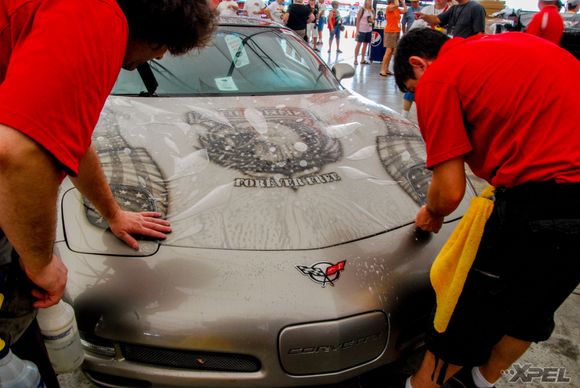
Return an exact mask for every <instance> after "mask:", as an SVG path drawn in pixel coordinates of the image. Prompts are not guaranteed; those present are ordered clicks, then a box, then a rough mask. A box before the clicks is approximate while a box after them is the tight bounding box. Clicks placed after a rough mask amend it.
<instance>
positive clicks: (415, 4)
mask: <svg viewBox="0 0 580 388" xmlns="http://www.w3.org/2000/svg"><path fill="white" fill-rule="evenodd" d="M419 9H420V6H419V0H411V6H410V7H407V12H405V14H404V15H403V17H402V18H401V27H402V29H403V34H404V33H405V32H407V31H409V30H410V29H411V24H413V22H414V21H415V11H419Z"/></svg>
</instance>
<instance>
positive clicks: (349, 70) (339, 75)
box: [332, 63, 354, 81]
mask: <svg viewBox="0 0 580 388" xmlns="http://www.w3.org/2000/svg"><path fill="white" fill-rule="evenodd" d="M332 74H334V76H335V77H336V79H337V80H339V81H340V80H342V79H344V78H351V77H352V76H354V67H352V66H351V65H349V64H348V63H337V64H335V65H334V66H332Z"/></svg>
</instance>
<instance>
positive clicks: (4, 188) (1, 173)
mask: <svg viewBox="0 0 580 388" xmlns="http://www.w3.org/2000/svg"><path fill="white" fill-rule="evenodd" d="M60 179H61V175H60V171H59V169H58V168H57V165H56V163H55V161H54V159H53V158H52V157H51V156H50V154H48V153H47V152H46V151H45V150H44V148H42V147H41V146H40V145H39V144H37V143H36V142H34V141H33V140H32V139H30V138H29V137H27V136H25V135H23V134H22V133H20V132H18V131H17V130H15V129H12V128H10V127H7V126H4V125H0V182H2V183H1V184H0V228H2V230H3V231H4V233H5V234H6V237H7V238H8V240H9V241H10V243H11V244H12V246H13V247H14V249H15V250H16V252H18V255H19V256H20V263H21V265H22V268H23V270H24V272H25V273H26V275H27V276H28V277H29V279H30V280H31V281H32V282H33V283H34V284H36V285H37V286H38V287H40V289H41V290H34V291H33V295H34V296H35V297H36V298H38V300H37V301H36V302H35V303H34V306H35V307H49V306H52V305H54V304H56V303H58V301H59V300H60V299H61V298H62V295H63V293H64V288H65V286H66V280H67V269H66V267H65V266H64V264H63V263H62V261H60V259H59V258H58V257H56V256H54V255H53V254H52V247H53V244H54V236H55V224H56V198H57V195H58V187H59V185H60Z"/></svg>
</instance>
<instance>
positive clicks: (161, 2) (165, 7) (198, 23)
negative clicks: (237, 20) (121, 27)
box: [117, 0, 217, 55]
mask: <svg viewBox="0 0 580 388" xmlns="http://www.w3.org/2000/svg"><path fill="white" fill-rule="evenodd" d="M117 3H118V4H119V6H120V7H121V9H122V10H123V13H124V14H125V17H126V18H127V21H128V23H129V37H130V39H134V40H139V41H144V42H147V43H152V44H158V45H163V46H167V49H168V50H169V52H170V53H171V54H173V55H180V54H185V53H186V52H188V51H190V50H191V49H193V48H195V47H203V46H205V45H206V44H207V43H208V42H209V41H210V40H211V37H212V34H213V32H214V30H215V28H216V26H217V19H216V12H215V11H214V10H213V9H212V8H211V6H210V4H209V1H207V0H117Z"/></svg>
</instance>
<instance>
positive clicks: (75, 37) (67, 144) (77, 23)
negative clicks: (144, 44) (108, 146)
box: [0, 0, 128, 175]
mask: <svg viewBox="0 0 580 388" xmlns="http://www.w3.org/2000/svg"><path fill="white" fill-rule="evenodd" d="M127 38H128V26H127V21H126V19H125V16H124V14H123V12H122V11H121V9H120V8H119V6H118V5H117V3H116V1H115V0H83V1H80V0H2V1H0V123H1V124H4V125H6V126H9V127H11V128H14V129H16V130H18V131H20V132H22V133H24V134H26V135H27V136H29V137H31V138H32V139H33V140H35V141H36V142H37V143H39V144H40V145H42V146H43V147H44V148H45V149H46V150H48V151H49V152H50V153H51V154H52V155H53V156H54V157H55V158H56V160H58V161H59V162H60V163H61V164H62V168H63V169H64V170H65V171H66V172H67V173H69V174H74V175H76V174H77V172H78V164H79V162H80V159H81V158H82V157H83V156H84V154H85V153H86V151H87V149H88V147H89V146H90V144H91V134H92V131H93V129H94V127H95V125H96V123H97V121H98V118H99V114H100V111H101V109H102V107H103V105H104V103H105V99H106V98H107V96H108V95H109V93H110V91H111V89H112V87H113V85H114V83H115V80H116V78H117V76H118V75H119V70H120V68H121V65H122V63H123V57H124V55H125V47H126V44H127Z"/></svg>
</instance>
